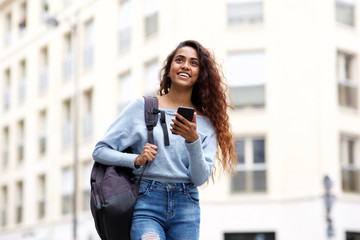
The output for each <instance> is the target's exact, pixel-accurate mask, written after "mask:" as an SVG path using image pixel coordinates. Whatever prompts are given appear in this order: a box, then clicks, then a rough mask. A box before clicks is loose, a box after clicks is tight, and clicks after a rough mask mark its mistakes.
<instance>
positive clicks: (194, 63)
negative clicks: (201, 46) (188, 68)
mask: <svg viewBox="0 0 360 240" xmlns="http://www.w3.org/2000/svg"><path fill="white" fill-rule="evenodd" d="M191 64H192V65H194V66H198V65H199V64H198V62H191Z"/></svg>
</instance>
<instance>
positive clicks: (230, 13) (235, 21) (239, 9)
mask: <svg viewBox="0 0 360 240" xmlns="http://www.w3.org/2000/svg"><path fill="white" fill-rule="evenodd" d="M227 21H228V25H229V26H236V25H245V24H259V23H262V22H263V21H264V13H263V1H262V0H227Z"/></svg>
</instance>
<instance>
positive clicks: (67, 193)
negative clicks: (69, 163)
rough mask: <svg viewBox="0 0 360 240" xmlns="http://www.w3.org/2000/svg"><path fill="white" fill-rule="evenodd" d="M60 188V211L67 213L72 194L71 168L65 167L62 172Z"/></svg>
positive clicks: (69, 210) (71, 202)
mask: <svg viewBox="0 0 360 240" xmlns="http://www.w3.org/2000/svg"><path fill="white" fill-rule="evenodd" d="M62 183H63V184H62V190H61V199H62V200H61V202H62V204H61V213H62V214H69V213H70V212H71V209H72V205H73V195H74V171H73V169H72V168H70V167H69V168H65V169H63V172H62Z"/></svg>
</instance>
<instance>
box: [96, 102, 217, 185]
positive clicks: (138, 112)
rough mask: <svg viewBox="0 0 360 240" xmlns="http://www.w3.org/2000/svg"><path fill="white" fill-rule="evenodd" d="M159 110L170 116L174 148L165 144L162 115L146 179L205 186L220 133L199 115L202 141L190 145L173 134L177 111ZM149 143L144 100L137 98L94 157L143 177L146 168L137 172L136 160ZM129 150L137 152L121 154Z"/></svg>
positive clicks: (168, 118) (167, 120)
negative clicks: (154, 153)
mask: <svg viewBox="0 0 360 240" xmlns="http://www.w3.org/2000/svg"><path fill="white" fill-rule="evenodd" d="M159 109H160V110H163V111H165V113H166V114H165V115H166V124H167V127H168V131H169V139H170V146H165V144H164V135H163V130H162V128H161V124H160V116H159V120H158V121H159V122H158V123H157V125H156V127H155V128H154V139H155V145H157V147H158V149H157V155H156V156H155V159H154V160H153V161H152V162H151V163H150V164H148V166H147V168H146V170H145V172H144V175H143V178H144V179H150V180H155V181H159V182H168V183H193V184H195V185H197V186H200V185H202V184H203V183H205V182H206V181H207V180H208V179H209V177H210V176H211V172H212V168H213V164H214V161H215V157H216V150H217V140H216V134H215V131H214V128H213V126H212V124H211V122H210V120H209V118H207V117H204V116H199V115H197V117H196V122H197V131H198V133H199V135H200V138H199V139H198V140H196V141H195V142H193V143H188V142H187V141H186V140H185V139H184V138H183V137H181V136H180V135H174V134H172V133H171V131H170V123H172V121H171V119H172V118H175V116H174V113H175V111H176V110H173V109H165V108H159ZM146 143H147V129H146V125H145V117H144V100H143V99H137V100H134V101H133V102H132V103H130V104H129V105H128V106H127V107H126V108H125V109H124V110H123V111H122V113H121V114H120V115H119V116H118V117H117V118H116V120H115V121H114V122H113V123H112V124H111V125H110V127H109V129H108V130H107V132H106V133H105V135H104V137H103V138H102V140H100V141H99V142H98V143H97V144H96V146H95V149H94V152H93V154H92V156H93V159H94V160H95V161H97V162H100V163H102V164H106V165H117V166H125V167H129V168H133V169H134V170H133V173H134V174H135V175H140V173H141V171H142V167H141V168H138V169H136V168H135V167H134V161H135V158H136V157H137V156H138V155H139V154H140V153H141V152H142V150H143V148H144V146H145V144H146ZM128 147H131V148H132V150H133V153H123V152H121V151H123V150H124V149H126V148H128Z"/></svg>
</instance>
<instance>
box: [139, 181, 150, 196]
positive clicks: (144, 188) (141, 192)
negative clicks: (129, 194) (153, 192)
mask: <svg viewBox="0 0 360 240" xmlns="http://www.w3.org/2000/svg"><path fill="white" fill-rule="evenodd" d="M149 189H150V185H149V184H146V183H141V184H140V188H139V193H138V196H137V197H138V198H141V197H144V196H146V194H147V193H148V192H149Z"/></svg>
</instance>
